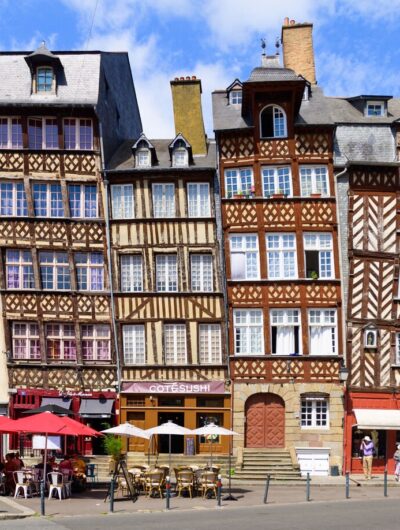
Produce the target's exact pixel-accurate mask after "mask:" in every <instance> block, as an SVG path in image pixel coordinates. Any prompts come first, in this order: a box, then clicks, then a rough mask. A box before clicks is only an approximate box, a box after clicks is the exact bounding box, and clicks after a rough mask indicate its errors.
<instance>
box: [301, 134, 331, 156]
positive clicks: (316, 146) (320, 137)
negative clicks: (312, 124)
mask: <svg viewBox="0 0 400 530" xmlns="http://www.w3.org/2000/svg"><path fill="white" fill-rule="evenodd" d="M296 155H298V156H299V155H300V156H302V157H304V158H322V157H324V156H326V157H328V156H329V136H328V135H327V134H324V133H315V134H298V135H296Z"/></svg>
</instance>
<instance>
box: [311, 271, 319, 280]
mask: <svg viewBox="0 0 400 530" xmlns="http://www.w3.org/2000/svg"><path fill="white" fill-rule="evenodd" d="M310 277H311V279H312V280H318V278H319V276H318V272H317V271H311V274H310Z"/></svg>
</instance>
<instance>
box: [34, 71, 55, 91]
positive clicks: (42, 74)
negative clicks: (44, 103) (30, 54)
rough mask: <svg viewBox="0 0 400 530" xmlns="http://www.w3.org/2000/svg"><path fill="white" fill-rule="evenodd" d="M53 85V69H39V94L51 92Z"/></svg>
mask: <svg viewBox="0 0 400 530" xmlns="http://www.w3.org/2000/svg"><path fill="white" fill-rule="evenodd" d="M52 84H53V69H52V68H43V67H41V68H38V69H37V80H36V87H37V91H38V92H50V91H51V89H52Z"/></svg>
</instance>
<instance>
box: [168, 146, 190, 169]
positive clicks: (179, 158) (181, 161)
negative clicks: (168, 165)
mask: <svg viewBox="0 0 400 530" xmlns="http://www.w3.org/2000/svg"><path fill="white" fill-rule="evenodd" d="M188 158H189V157H188V150H187V149H186V147H175V149H174V152H173V155H172V161H173V166H174V167H186V166H187V165H188Z"/></svg>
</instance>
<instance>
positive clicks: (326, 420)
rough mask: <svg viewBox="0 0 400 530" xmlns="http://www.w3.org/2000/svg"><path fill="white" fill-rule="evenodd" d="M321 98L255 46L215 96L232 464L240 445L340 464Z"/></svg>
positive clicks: (335, 267) (335, 292) (338, 337)
mask: <svg viewBox="0 0 400 530" xmlns="http://www.w3.org/2000/svg"><path fill="white" fill-rule="evenodd" d="M310 31H311V29H310ZM322 97H323V96H322V93H321V92H320V90H319V89H318V88H317V87H316V86H314V85H310V84H309V83H308V82H307V81H306V80H305V79H304V77H302V76H299V75H297V74H296V73H295V72H294V71H293V70H291V69H289V68H284V67H282V66H281V65H280V61H279V56H272V57H269V56H265V55H263V56H262V66H261V67H257V68H255V69H254V70H253V71H252V73H251V75H250V77H249V79H248V80H247V81H245V82H243V83H241V82H240V81H239V80H235V81H234V82H233V83H232V84H231V85H230V86H229V87H228V88H227V89H226V90H223V91H217V92H214V94H213V112H214V129H215V132H216V142H217V152H218V158H219V160H218V163H219V170H220V182H221V203H222V224H223V231H224V247H225V260H226V262H225V267H226V278H227V294H228V308H229V331H230V333H229V356H230V374H231V378H232V381H233V390H232V394H233V399H232V409H233V418H234V419H233V428H234V430H235V431H237V432H238V433H240V436H238V437H235V438H234V444H235V447H236V453H237V455H238V458H239V462H240V461H241V452H242V450H243V448H251V449H260V450H262V449H264V448H275V449H277V448H282V449H283V448H286V449H288V450H290V451H291V454H292V459H293V460H295V459H296V453H297V457H298V461H299V463H300V466H301V468H302V470H303V471H306V470H311V471H313V472H315V473H317V474H327V473H328V471H329V463H330V464H334V465H340V464H341V455H342V418H343V405H342V397H343V390H342V385H341V384H340V381H339V369H340V365H341V359H342V354H343V348H342V344H343V337H342V313H341V308H342V298H341V286H340V270H339V253H338V231H337V226H338V220H337V211H336V198H335V182H334V178H333V123H332V122H331V120H330V119H329V118H328V119H327V118H326V116H321V114H320V112H319V109H320V104H321V98H322ZM312 459H314V462H311V460H312ZM310 462H311V467H310Z"/></svg>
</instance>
